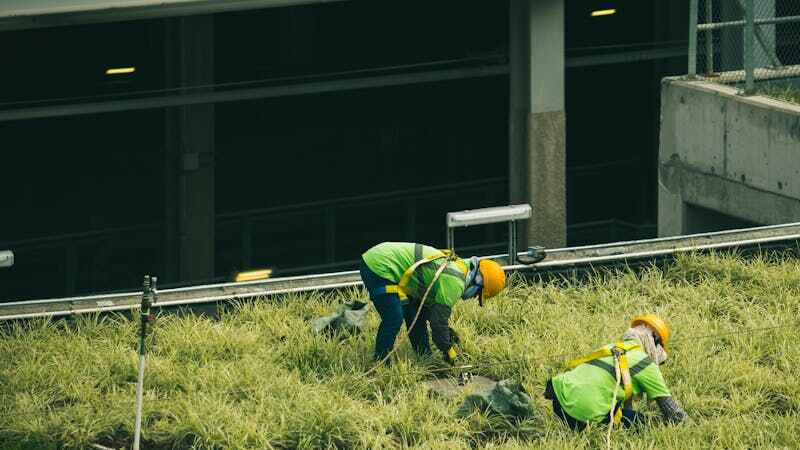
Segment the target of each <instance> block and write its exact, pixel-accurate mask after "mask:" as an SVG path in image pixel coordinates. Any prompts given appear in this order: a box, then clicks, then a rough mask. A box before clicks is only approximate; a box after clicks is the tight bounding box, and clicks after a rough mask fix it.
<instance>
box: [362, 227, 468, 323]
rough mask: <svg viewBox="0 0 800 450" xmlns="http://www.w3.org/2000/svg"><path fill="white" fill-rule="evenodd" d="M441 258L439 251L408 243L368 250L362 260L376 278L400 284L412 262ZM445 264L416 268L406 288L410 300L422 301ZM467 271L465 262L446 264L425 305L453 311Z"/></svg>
mask: <svg viewBox="0 0 800 450" xmlns="http://www.w3.org/2000/svg"><path fill="white" fill-rule="evenodd" d="M441 254H442V252H441V251H440V250H437V249H435V248H433V247H430V246H427V245H422V244H415V243H411V242H384V243H382V244H378V245H376V246H374V247H372V248H371V249H369V250H367V251H366V253H364V254H363V255H362V257H363V258H364V262H365V263H366V264H367V267H369V268H370V270H372V271H373V272H375V274H376V275H378V276H380V277H381V278H385V279H387V280H389V281H391V282H394V283H399V282H400V278H401V277H402V276H403V273H405V271H406V270H407V269H408V268H409V267H411V266H412V265H413V264H414V263H415V262H417V261H419V260H421V259H423V258H426V257H428V256H431V255H441ZM446 261H447V260H446V259H445V258H442V259H437V260H434V261H431V262H429V263H427V264H423V265H421V266H420V267H418V268H417V269H416V270H415V271H414V276H413V277H412V278H411V281H410V282H409V284H408V286H407V287H406V289H407V291H408V293H409V297H411V298H412V299H414V300H421V299H422V296H423V295H424V294H425V290H426V289H427V288H428V285H429V284H430V282H431V281H432V280H433V277H434V276H435V275H436V271H437V270H438V269H439V267H441V265H442V264H444V263H445V262H446ZM469 269H470V262H469V261H466V260H460V259H459V260H457V261H450V262H447V268H446V269H445V270H444V272H442V275H441V276H439V279H438V280H437V282H436V284H434V285H433V288H431V292H430V294H428V299H427V300H426V301H425V303H426V304H428V305H430V304H431V303H438V304H441V305H445V306H448V307H450V308H452V307H453V305H455V304H456V303H457V302H458V301H459V300H460V299H461V295H462V294H463V293H464V289H465V284H466V278H467V272H469Z"/></svg>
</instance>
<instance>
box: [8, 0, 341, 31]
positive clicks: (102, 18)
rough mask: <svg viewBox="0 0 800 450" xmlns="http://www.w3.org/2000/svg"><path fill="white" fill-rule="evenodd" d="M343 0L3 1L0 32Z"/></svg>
mask: <svg viewBox="0 0 800 450" xmlns="http://www.w3.org/2000/svg"><path fill="white" fill-rule="evenodd" d="M334 1H343V0H2V1H0V31H9V30H22V29H30V28H47V27H57V26H65V25H81V24H87V23H101V22H118V21H123V20H137V19H155V18H160V17H175V16H187V15H195V14H213V13H220V12H227V11H242V10H248V9H260V8H275V7H281V6H293V5H303V4H310V3H329V2H334Z"/></svg>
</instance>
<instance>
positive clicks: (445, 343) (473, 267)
mask: <svg viewBox="0 0 800 450" xmlns="http://www.w3.org/2000/svg"><path fill="white" fill-rule="evenodd" d="M442 264H446V265H447V267H445V268H444V269H443V271H441V273H440V275H439V277H438V279H436V282H435V283H434V284H433V287H431V289H430V293H429V294H428V297H427V298H426V299H425V304H424V305H422V306H420V301H421V300H422V297H423V295H424V294H425V291H426V290H427V289H428V286H429V285H430V284H431V282H432V281H434V278H435V277H436V274H437V272H438V271H439V269H440V268H441V266H442ZM361 279H362V280H363V281H364V286H365V287H366V288H367V291H369V296H370V299H371V300H372V302H373V304H374V305H375V309H376V310H377V311H378V314H379V315H380V316H381V323H380V326H379V327H378V336H377V337H376V339H375V359H376V360H378V361H382V360H383V359H384V358H385V357H386V356H387V355H388V354H389V352H391V350H392V348H393V347H394V342H395V339H396V338H397V333H398V332H399V331H400V325H401V324H402V322H403V320H404V319H405V322H406V329H407V330H408V336H409V340H410V341H411V346H412V347H413V348H414V351H416V352H417V353H418V354H422V355H425V354H430V353H431V348H430V343H429V340H428V325H430V328H431V334H432V335H433V342H434V344H436V347H437V348H439V350H441V352H442V353H443V354H444V359H445V361H447V362H448V363H450V364H454V362H455V359H456V357H457V350H456V348H455V345H454V344H457V343H458V342H457V341H458V336H457V335H456V334H455V332H452V330H451V328H450V327H449V320H450V314H451V313H452V309H453V306H454V305H455V304H456V303H457V302H458V301H459V300H461V299H469V298H473V297H477V298H478V301H479V302H480V305H481V306H483V305H484V302H485V301H486V300H488V299H489V298H491V297H494V296H495V295H497V294H498V293H500V291H502V290H503V288H504V287H505V284H506V277H505V273H504V272H503V268H502V267H500V265H499V264H497V263H496V262H494V261H491V260H487V259H484V260H478V258H477V257H472V258H470V259H467V260H465V259H460V258H456V257H455V255H450V252H449V251H440V250H437V249H435V248H433V247H429V246H427V245H422V244H414V243H407V242H384V243H382V244H378V245H376V246H375V247H372V248H371V249H369V250H367V252H366V253H364V254H363V255H362V263H361ZM420 307H421V309H420ZM418 311H419V317H418V318H417V321H416V323H414V317H415V316H417V312H418ZM412 323H413V324H414V325H413V327H412Z"/></svg>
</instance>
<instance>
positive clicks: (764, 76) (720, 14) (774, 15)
mask: <svg viewBox="0 0 800 450" xmlns="http://www.w3.org/2000/svg"><path fill="white" fill-rule="evenodd" d="M690 1H691V7H690V8H691V9H690V14H691V16H690V32H689V33H690V35H689V77H690V78H702V79H706V80H710V81H715V82H718V83H725V84H734V85H737V86H741V87H742V88H743V90H744V92H745V93H754V92H756V90H757V87H756V82H762V81H767V80H769V81H773V80H779V81H781V82H784V81H785V82H789V81H790V80H792V79H794V82H795V86H796V87H797V88H798V89H800V0H690ZM759 87H760V84H759Z"/></svg>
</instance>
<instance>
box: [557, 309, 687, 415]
mask: <svg viewBox="0 0 800 450" xmlns="http://www.w3.org/2000/svg"><path fill="white" fill-rule="evenodd" d="M668 342H669V329H668V328H667V325H666V323H664V321H663V320H661V318H659V317H658V316H656V315H653V314H647V315H645V316H641V317H637V318H635V319H634V320H633V322H632V323H631V328H629V329H628V331H626V332H625V334H624V335H623V336H622V341H621V342H618V343H615V344H609V345H606V346H605V347H602V348H601V349H600V350H598V351H595V352H592V353H590V354H588V355H586V356H584V357H582V358H578V359H575V360H573V361H570V362H569V366H570V367H573V369H572V370H570V371H569V372H566V373H563V374H560V375H557V376H555V377H553V378H552V379H551V380H549V381H548V382H547V387H546V388H545V392H544V396H545V398H547V399H551V400H552V402H553V412H554V413H555V414H556V416H557V417H558V418H559V419H561V420H562V421H564V422H565V423H566V424H567V425H568V426H569V427H570V428H572V429H573V430H575V431H580V430H583V429H584V428H586V425H587V424H588V423H590V422H603V421H609V418H610V413H611V409H612V404H611V403H612V401H613V402H614V405H613V407H614V417H613V419H614V423H615V424H618V423H620V422H622V423H623V425H626V426H627V425H632V424H635V423H638V422H641V421H643V419H644V417H643V415H642V414H640V413H638V412H636V411H634V410H632V409H631V403H632V400H633V398H634V397H641V395H642V394H647V398H648V399H650V400H655V401H656V403H657V404H658V406H659V408H660V409H661V413H662V415H663V416H664V418H665V419H666V420H668V421H670V422H680V421H681V420H683V419H684V418H685V417H686V413H685V412H684V410H683V408H681V406H680V404H679V403H678V402H677V401H676V400H675V399H674V398H673V397H672V394H671V393H670V391H669V389H668V388H667V385H666V383H665V382H664V377H663V376H662V375H661V370H660V369H659V367H658V366H659V365H661V364H663V363H664V362H665V361H666V360H667V344H668ZM617 367H618V368H619V379H620V382H619V384H617V382H616V381H617V376H618V372H617ZM615 390H616V400H615V398H614V396H615V393H614V391H615Z"/></svg>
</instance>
